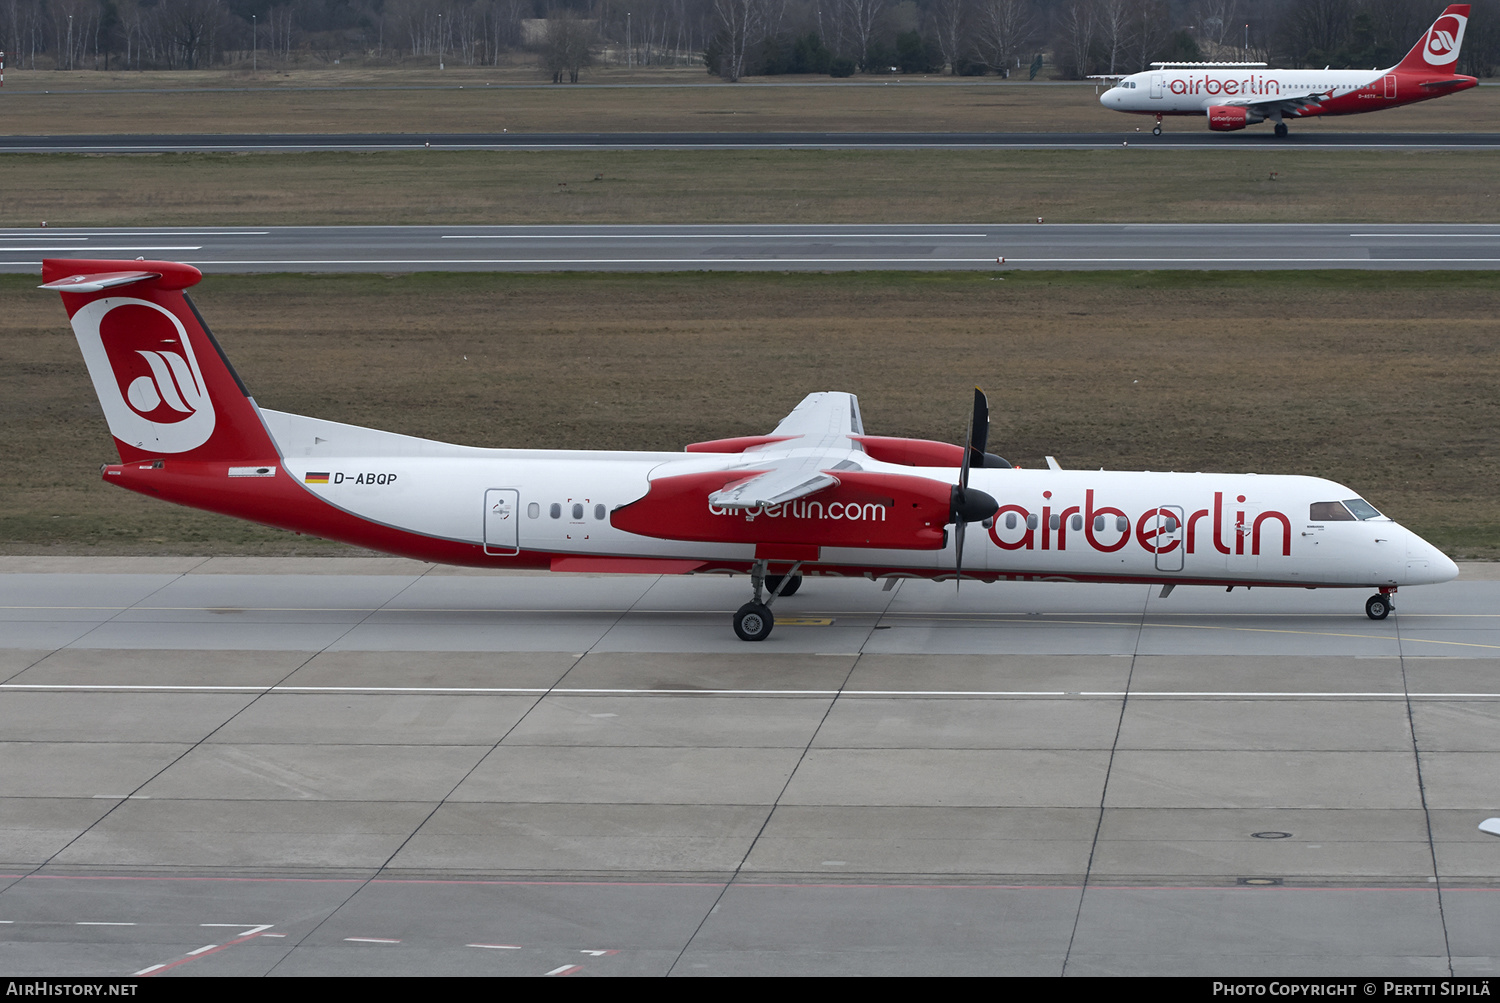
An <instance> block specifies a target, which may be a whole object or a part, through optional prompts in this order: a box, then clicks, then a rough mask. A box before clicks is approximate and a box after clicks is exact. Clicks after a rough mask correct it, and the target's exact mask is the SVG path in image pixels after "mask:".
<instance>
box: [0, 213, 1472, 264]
mask: <svg viewBox="0 0 1500 1003" xmlns="http://www.w3.org/2000/svg"><path fill="white" fill-rule="evenodd" d="M138 256H139V257H145V258H148V259H150V258H159V259H167V260H172V261H186V262H189V263H191V264H194V265H197V266H198V267H200V268H202V269H203V270H204V271H205V272H210V273H212V272H282V271H294V272H391V271H400V272H408V271H563V270H584V271H673V270H705V269H720V270H744V269H763V270H777V271H801V270H853V269H997V268H998V269H1008V268H1028V269H1053V268H1066V269H1075V268H1077V269H1098V268H1153V269H1154V268H1191V269H1221V268H1222V269H1273V268H1292V269H1305V268H1381V269H1458V268H1464V269H1489V268H1496V267H1500V226H1495V225H1492V224H1467V225H1466V224H1358V223H1356V224H1304V225H1297V224H1281V223H1275V224H1264V225H1255V224H1248V225H1247V224H1176V223H1163V224H1151V223H1132V224H1119V223H1113V224H1079V225H1054V224H1050V223H1044V224H1042V225H1036V224H1021V225H1016V224H1009V225H997V224H976V225H961V224H947V225H889V226H885V225H858V226H819V225H813V226H765V225H747V226H737V225H732V224H726V225H714V226H514V227H505V226H489V227H435V226H368V227H354V226H345V227H266V228H262V229H255V228H235V227H231V228H174V227H167V228H162V229H150V230H148V229H141V228H131V229H46V230H42V229H27V230H20V229H5V230H0V271H3V272H11V273H17V272H21V273H27V272H30V273H36V272H38V270H39V269H40V266H41V260H42V258H44V257H85V258H134V257H138Z"/></svg>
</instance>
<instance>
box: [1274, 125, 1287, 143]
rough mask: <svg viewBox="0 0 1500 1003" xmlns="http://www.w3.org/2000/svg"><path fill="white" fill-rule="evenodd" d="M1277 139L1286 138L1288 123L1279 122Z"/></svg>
mask: <svg viewBox="0 0 1500 1003" xmlns="http://www.w3.org/2000/svg"><path fill="white" fill-rule="evenodd" d="M1276 138H1277V139H1285V138H1286V123H1285V122H1277V123H1276Z"/></svg>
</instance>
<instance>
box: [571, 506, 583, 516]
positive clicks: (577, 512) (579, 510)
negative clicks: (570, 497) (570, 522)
mask: <svg viewBox="0 0 1500 1003" xmlns="http://www.w3.org/2000/svg"><path fill="white" fill-rule="evenodd" d="M573 518H574V519H582V518H583V505H582V504H581V503H580V502H574V503H573Z"/></svg>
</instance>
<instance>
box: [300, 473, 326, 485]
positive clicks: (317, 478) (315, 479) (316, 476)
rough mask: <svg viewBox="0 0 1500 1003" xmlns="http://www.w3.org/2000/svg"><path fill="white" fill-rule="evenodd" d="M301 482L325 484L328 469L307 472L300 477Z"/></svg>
mask: <svg viewBox="0 0 1500 1003" xmlns="http://www.w3.org/2000/svg"><path fill="white" fill-rule="evenodd" d="M302 483H304V484H327V483H328V471H326V470H325V471H323V472H322V473H317V472H309V473H308V475H307V476H306V477H304V478H302Z"/></svg>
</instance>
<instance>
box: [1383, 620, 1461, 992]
mask: <svg viewBox="0 0 1500 1003" xmlns="http://www.w3.org/2000/svg"><path fill="white" fill-rule="evenodd" d="M1396 636H1397V638H1400V636H1401V620H1400V618H1397V620H1396ZM1400 664H1401V689H1402V690H1403V691H1404V695H1405V697H1406V729H1407V734H1408V735H1410V736H1411V755H1412V767H1413V769H1414V770H1415V771H1416V775H1417V795H1418V797H1419V798H1420V799H1421V802H1422V820H1423V822H1424V823H1426V826H1427V853H1428V859H1429V860H1430V861H1431V862H1432V876H1431V877H1430V878H1429V879H1428V880H1430V881H1431V882H1432V883H1433V887H1434V889H1435V890H1436V892H1437V912H1438V924H1439V926H1440V927H1441V928H1442V931H1443V953H1444V954H1445V955H1447V961H1448V977H1449V978H1452V977H1453V974H1454V973H1453V940H1452V937H1451V936H1450V935H1449V933H1448V914H1447V911H1446V910H1445V909H1444V908H1443V882H1442V873H1443V872H1442V870H1441V868H1439V866H1438V859H1437V841H1436V839H1434V837H1433V832H1432V804H1431V802H1430V801H1429V800H1428V798H1427V778H1426V777H1425V776H1423V773H1422V745H1421V743H1420V742H1419V741H1418V740H1417V719H1416V716H1415V715H1414V714H1413V712H1412V698H1411V682H1410V680H1409V679H1408V677H1407V674H1406V659H1405V658H1404V657H1403V658H1402V659H1401V660H1400Z"/></svg>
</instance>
